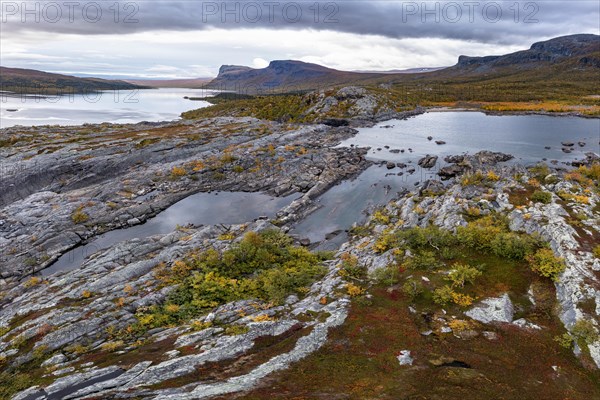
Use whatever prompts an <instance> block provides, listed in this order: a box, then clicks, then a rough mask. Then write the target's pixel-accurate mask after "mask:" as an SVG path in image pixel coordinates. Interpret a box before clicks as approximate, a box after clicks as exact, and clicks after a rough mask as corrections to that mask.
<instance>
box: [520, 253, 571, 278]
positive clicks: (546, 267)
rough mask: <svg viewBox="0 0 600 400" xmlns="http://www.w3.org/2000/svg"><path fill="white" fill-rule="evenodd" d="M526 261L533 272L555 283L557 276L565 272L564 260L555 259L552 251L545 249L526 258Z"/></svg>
mask: <svg viewBox="0 0 600 400" xmlns="http://www.w3.org/2000/svg"><path fill="white" fill-rule="evenodd" d="M527 261H528V262H529V265H530V267H531V269H532V270H533V271H534V272H537V273H538V274H540V275H541V276H545V277H547V278H550V279H552V280H553V281H557V280H558V276H559V275H560V274H561V273H562V272H563V271H564V270H565V262H564V260H563V259H562V258H558V257H556V256H555V255H554V253H553V252H552V250H550V249H547V248H543V249H539V250H538V251H537V252H535V254H532V255H530V256H528V257H527Z"/></svg>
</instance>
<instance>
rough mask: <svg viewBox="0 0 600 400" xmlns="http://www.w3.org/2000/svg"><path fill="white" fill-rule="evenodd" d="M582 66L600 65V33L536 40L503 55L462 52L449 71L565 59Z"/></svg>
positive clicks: (555, 62)
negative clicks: (528, 46) (470, 55)
mask: <svg viewBox="0 0 600 400" xmlns="http://www.w3.org/2000/svg"><path fill="white" fill-rule="evenodd" d="M565 62H566V63H568V64H572V65H573V66H579V67H580V68H600V36H598V35H592V34H581V35H570V36H562V37H557V38H554V39H550V40H547V41H544V42H537V43H534V44H533V45H531V47H530V48H529V49H528V50H522V51H517V52H515V53H510V54H506V55H500V56H486V57H469V56H464V55H463V56H460V57H459V58H458V63H457V64H456V65H455V66H453V67H451V68H449V69H447V70H446V71H445V72H446V73H453V72H458V73H468V74H482V73H494V72H507V70H511V69H512V70H514V71H523V70H528V69H536V68H540V67H544V66H553V65H558V64H562V63H565Z"/></svg>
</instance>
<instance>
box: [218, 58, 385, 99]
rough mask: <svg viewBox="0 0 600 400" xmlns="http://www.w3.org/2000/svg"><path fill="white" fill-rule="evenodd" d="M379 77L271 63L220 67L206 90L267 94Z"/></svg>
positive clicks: (315, 66)
mask: <svg viewBox="0 0 600 400" xmlns="http://www.w3.org/2000/svg"><path fill="white" fill-rule="evenodd" d="M381 76H383V74H380V73H360V72H347V71H338V70H335V69H332V68H327V67H324V66H322V65H318V64H311V63H305V62H302V61H293V60H278V61H271V63H270V64H269V66H268V67H266V68H260V69H255V68H250V67H244V66H239V65H223V66H222V67H221V68H220V69H219V75H218V76H217V77H216V78H215V79H213V80H212V81H211V82H210V83H209V84H208V85H206V87H207V88H211V89H220V90H235V91H239V92H256V91H268V90H269V89H276V88H286V91H294V90H304V89H315V88H318V87H320V86H327V85H334V84H342V83H349V82H357V81H361V80H365V79H372V78H377V77H381Z"/></svg>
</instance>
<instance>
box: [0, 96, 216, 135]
mask: <svg viewBox="0 0 600 400" xmlns="http://www.w3.org/2000/svg"><path fill="white" fill-rule="evenodd" d="M216 93H218V92H217V91H213V90H206V89H172V88H168V89H167V88H163V89H144V90H141V89H140V90H118V91H102V92H97V93H90V94H86V95H63V96H47V97H43V96H33V95H14V96H13V95H10V94H7V93H6V92H2V93H0V128H7V127H10V126H15V125H24V126H31V125H81V124H85V123H102V122H113V123H136V122H141V121H153V122H155V121H171V120H175V119H178V118H179V116H180V114H181V113H182V112H184V111H188V110H192V109H195V108H202V107H207V106H209V105H210V103H208V102H206V101H191V100H188V99H185V98H184V97H185V96H187V97H206V96H211V95H214V94H216ZM10 110H17V111H10Z"/></svg>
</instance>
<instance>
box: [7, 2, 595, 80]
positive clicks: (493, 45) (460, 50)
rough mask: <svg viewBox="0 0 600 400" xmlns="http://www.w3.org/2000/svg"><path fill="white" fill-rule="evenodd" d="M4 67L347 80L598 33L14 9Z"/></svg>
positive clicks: (587, 5) (587, 9) (450, 7)
mask: <svg viewBox="0 0 600 400" xmlns="http://www.w3.org/2000/svg"><path fill="white" fill-rule="evenodd" d="M0 6H1V9H0V13H1V15H0V18H1V22H2V25H1V28H2V39H0V44H1V45H2V60H1V64H2V65H11V66H21V67H27V66H29V67H31V68H39V69H50V70H53V71H59V70H60V71H65V72H74V71H78V72H85V73H107V74H113V75H114V74H132V75H137V76H172V77H176V76H182V75H185V76H190V75H191V76H206V75H212V74H214V73H215V72H216V70H217V68H218V66H219V65H220V64H226V63H236V64H245V65H254V66H262V65H264V61H265V60H270V59H285V58H296V59H303V60H306V61H312V62H319V63H323V64H325V65H327V66H330V67H334V68H342V69H370V70H372V69H393V68H409V67H417V66H439V65H449V64H453V63H454V62H455V60H456V57H457V56H458V55H459V54H471V55H485V54H499V53H505V52H507V51H513V50H517V49H520V48H526V47H529V45H530V44H531V43H532V42H535V41H538V40H543V39H548V38H551V37H555V36H560V35H565V34H572V33H596V34H598V33H600V27H599V22H598V21H599V19H600V2H598V1H595V0H592V1H587V0H586V1H569V2H562V1H540V2H531V1H520V2H515V1H509V2H504V1H439V2H433V1H427V2H425V1H419V2H410V1H337V2H318V1H317V2H315V1H312V0H311V1H310V2H285V1H256V2H254V1H239V2H236V1H227V2H223V1H218V2H210V1H209V2H206V1H195V0H191V1H175V2H173V1H162V0H161V1H137V2H136V1H133V2H128V1H117V2H113V1H96V2H94V1H75V2H66V1H64V2H63V1H62V0H59V1H26V2H22V1H15V2H12V1H6V0H2V1H1V3H0Z"/></svg>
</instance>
